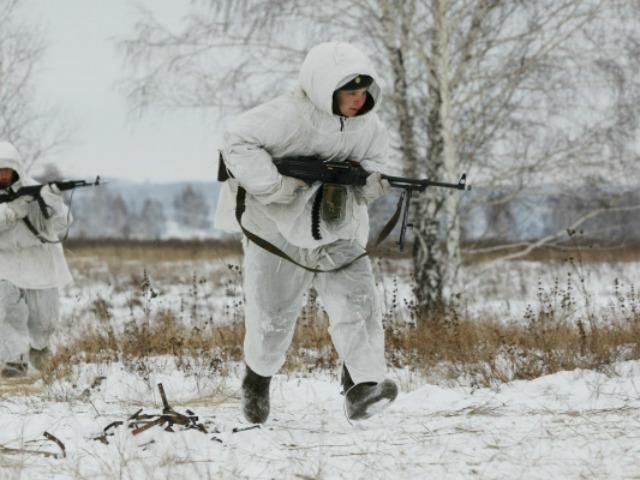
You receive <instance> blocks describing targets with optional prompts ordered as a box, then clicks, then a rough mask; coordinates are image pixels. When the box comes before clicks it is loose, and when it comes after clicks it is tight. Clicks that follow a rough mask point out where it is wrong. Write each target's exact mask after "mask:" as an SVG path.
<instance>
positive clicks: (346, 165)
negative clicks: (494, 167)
mask: <svg viewBox="0 0 640 480" xmlns="http://www.w3.org/2000/svg"><path fill="white" fill-rule="evenodd" d="M273 163H274V164H275V166H276V168H277V169H278V172H280V174H282V175H286V176H288V177H294V178H298V179H300V180H304V181H306V182H309V183H312V182H317V181H320V182H322V183H333V184H338V185H360V186H362V185H365V184H366V183H367V177H368V176H369V174H370V172H367V171H366V170H364V169H363V168H362V167H361V166H360V164H359V163H358V162H352V161H349V160H346V161H333V160H326V161H323V160H321V159H319V158H318V157H288V158H274V159H273ZM382 178H383V179H385V180H387V181H388V182H389V184H390V185H391V186H392V187H394V188H400V189H402V190H403V192H402V195H401V197H400V202H399V204H398V208H399V209H400V208H402V209H403V213H402V223H401V224H400V238H399V239H398V245H399V247H400V250H401V251H402V250H403V248H404V236H405V231H406V229H407V227H413V224H411V223H408V213H409V205H410V203H411V195H412V193H413V192H414V191H418V192H423V191H424V190H426V189H427V187H444V188H453V189H457V190H471V185H470V184H467V174H466V173H463V174H462V176H461V177H460V180H458V183H446V182H435V181H433V180H427V179H413V178H404V177H394V176H391V175H384V174H383V175H382ZM394 217H395V216H394ZM394 224H395V223H394ZM389 228H390V229H392V228H393V225H392V226H391V227H389ZM384 230H387V228H386V227H385V229H384Z"/></svg>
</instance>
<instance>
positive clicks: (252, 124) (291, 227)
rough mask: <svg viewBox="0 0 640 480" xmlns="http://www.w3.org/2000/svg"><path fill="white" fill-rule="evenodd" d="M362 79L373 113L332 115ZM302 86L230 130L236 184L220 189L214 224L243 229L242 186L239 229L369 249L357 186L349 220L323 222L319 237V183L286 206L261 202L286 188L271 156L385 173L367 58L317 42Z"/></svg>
mask: <svg viewBox="0 0 640 480" xmlns="http://www.w3.org/2000/svg"><path fill="white" fill-rule="evenodd" d="M357 74H364V75H369V76H371V77H372V78H373V79H374V82H373V84H372V85H371V86H370V87H369V93H370V95H371V96H372V97H373V100H374V102H375V104H374V106H373V108H372V109H371V110H369V111H368V112H367V113H365V114H363V115H360V116H356V117H349V118H347V117H342V116H339V115H335V114H334V113H333V110H332V98H333V92H334V91H335V90H336V89H337V88H339V86H340V85H343V84H344V83H345V82H346V81H348V80H350V79H351V78H353V77H354V76H355V75H357ZM299 82H300V88H299V89H296V90H295V91H293V92H291V93H289V94H285V95H282V96H280V97H277V98H275V99H274V100H272V101H270V102H267V103H265V104H263V105H260V106H258V107H256V108H253V109H252V110H249V111H248V112H245V113H244V114H242V115H240V116H238V117H237V118H235V119H234V120H233V121H232V122H231V123H230V125H229V126H228V128H227V130H226V132H225V142H224V148H223V151H222V154H223V156H224V160H225V164H226V165H227V168H228V169H229V170H230V171H231V172H232V174H233V176H234V177H235V179H231V180H229V181H227V182H225V184H224V186H223V188H222V191H221V193H220V197H219V199H218V204H217V209H216V219H215V225H216V227H217V228H220V229H222V230H226V231H239V226H238V223H237V221H236V219H235V213H234V211H235V195H236V190H237V185H238V183H239V184H240V185H242V186H243V187H244V188H245V190H246V191H247V198H246V211H245V213H244V215H243V217H242V224H243V226H244V227H245V228H246V229H248V230H250V231H251V232H253V233H255V234H256V235H258V236H261V237H265V238H266V239H268V236H269V234H270V233H279V234H281V235H282V236H283V237H284V238H285V239H286V240H287V241H288V242H289V243H291V244H292V245H296V246H298V247H302V248H317V247H320V246H322V245H326V244H329V243H332V242H334V241H336V240H339V239H350V240H355V241H357V242H358V243H360V244H361V245H362V246H365V245H366V242H367V238H368V234H369V218H368V212H367V205H366V202H365V201H364V200H363V199H362V197H361V196H359V195H358V189H359V188H360V187H349V188H348V196H347V201H346V215H345V220H344V221H342V222H340V223H339V224H331V225H327V224H325V223H321V224H320V232H321V238H320V239H319V240H318V239H315V238H314V237H313V235H312V228H311V221H312V220H311V217H312V215H311V211H312V207H313V200H314V196H315V194H316V192H317V190H318V188H320V186H321V185H320V183H319V182H316V183H315V184H313V185H311V186H310V187H309V188H302V189H300V190H298V191H296V192H295V193H294V194H293V196H292V201H290V202H288V203H266V202H265V200H264V199H265V198H269V196H270V195H272V194H274V193H277V192H278V190H279V189H283V188H285V185H284V183H285V182H284V181H283V176H282V175H280V173H279V172H278V171H277V169H276V167H275V166H274V164H273V163H272V158H283V157H288V156H319V157H321V158H323V159H330V160H346V159H349V160H352V161H358V162H360V163H361V165H362V167H363V168H364V169H365V170H367V171H370V172H374V171H384V170H385V164H386V162H387V150H388V136H387V132H386V129H385V127H384V126H383V124H382V123H381V121H380V120H379V118H378V116H377V114H376V113H375V109H376V107H377V105H378V103H379V101H380V93H381V92H380V86H379V83H378V77H377V75H376V73H375V72H374V70H373V67H372V66H371V64H370V63H369V61H368V60H367V58H366V57H365V56H364V55H363V54H362V53H361V52H360V51H359V50H358V49H356V48H354V47H353V46H351V45H350V44H347V43H339V42H329V43H323V44H320V45H318V46H316V47H314V48H313V49H312V50H311V51H310V52H309V54H308V55H307V58H306V59H305V61H304V63H303V65H302V67H301V70H300V75H299ZM265 203H266V204H265Z"/></svg>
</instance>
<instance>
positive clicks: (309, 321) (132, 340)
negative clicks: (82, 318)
mask: <svg viewBox="0 0 640 480" xmlns="http://www.w3.org/2000/svg"><path fill="white" fill-rule="evenodd" d="M418 324H419V325H421V327H417V326H416V324H408V323H406V322H389V323H387V325H386V326H385V330H386V351H387V358H388V362H389V363H390V364H391V365H392V366H395V367H408V368H410V369H411V370H414V371H417V372H421V373H424V374H427V375H428V374H430V373H432V372H433V371H438V372H439V373H440V374H441V375H442V374H443V375H444V376H445V378H448V379H450V380H451V379H460V380H464V379H466V380H471V381H472V382H473V383H475V384H477V385H483V386H486V385H491V384H494V383H496V382H498V383H500V382H507V381H511V380H514V379H532V378H536V377H539V376H541V375H546V374H551V373H554V372H558V371H562V370H573V369H576V368H584V369H600V368H602V367H604V366H606V365H608V364H611V363H613V362H615V361H618V360H623V359H638V358H640V313H637V314H635V315H634V316H633V317H631V318H629V319H627V320H625V321H622V322H611V323H609V324H606V325H601V326H596V325H585V324H584V323H578V324H569V323H565V322H563V321H561V320H558V319H554V318H552V316H550V315H549V314H548V312H545V313H544V314H542V313H535V314H534V313H533V312H532V313H530V316H529V318H528V322H527V323H521V324H507V325H505V324H501V323H499V322H496V321H494V320H492V319H486V320H484V321H471V320H466V319H459V318H457V317H456V316H455V315H451V314H443V313H441V314H439V315H435V316H432V317H430V318H423V319H420V322H419V323H418ZM328 327H329V323H328V319H327V318H326V315H325V314H324V312H322V311H321V310H318V309H314V308H313V307H309V306H307V307H306V310H305V311H303V314H302V315H301V317H300V319H299V321H298V324H297V327H296V331H295V335H294V338H293V342H292V345H291V348H290V350H289V354H288V358H287V362H286V364H285V366H284V369H283V370H284V371H289V372H294V371H303V372H312V371H314V370H317V369H335V368H337V366H338V365H339V359H338V356H337V354H336V352H335V350H334V348H333V345H332V343H331V338H330V336H329V333H328ZM103 328H104V327H103ZM243 336H244V327H243V325H242V323H241V322H238V323H231V324H223V325H216V326H214V325H211V324H208V325H206V326H205V327H204V328H186V327H184V326H181V325H180V324H179V323H178V322H177V320H176V315H175V314H174V313H172V312H161V313H160V314H159V315H158V316H157V317H156V318H154V319H153V321H152V322H150V325H143V326H141V327H132V328H129V329H127V330H126V331H124V332H123V333H121V334H116V333H114V332H113V331H112V330H110V329H108V328H104V329H103V330H94V331H90V332H87V333H86V334H85V335H83V336H82V337H81V338H79V339H78V340H77V341H76V342H74V343H73V344H71V345H69V346H67V347H65V348H63V349H61V350H60V351H59V352H58V353H57V354H56V355H55V357H54V361H53V363H52V368H51V369H50V371H49V372H47V375H48V377H49V378H52V377H56V378H59V377H61V376H65V375H67V374H68V373H69V372H70V368H71V366H73V365H76V364H78V363H84V362H91V363H93V362H95V363H110V362H115V361H122V362H123V363H124V365H125V366H127V367H128V368H129V369H131V370H132V371H136V372H138V373H140V374H142V375H144V374H146V373H147V369H148V366H147V363H146V360H148V359H151V358H153V357H156V356H159V355H170V356H172V357H173V358H174V359H175V361H176V365H177V367H178V368H179V369H182V370H183V371H185V373H189V372H192V371H195V370H198V371H201V372H207V373H213V372H218V373H220V374H225V373H228V370H227V366H228V365H229V362H240V361H241V360H242V339H243Z"/></svg>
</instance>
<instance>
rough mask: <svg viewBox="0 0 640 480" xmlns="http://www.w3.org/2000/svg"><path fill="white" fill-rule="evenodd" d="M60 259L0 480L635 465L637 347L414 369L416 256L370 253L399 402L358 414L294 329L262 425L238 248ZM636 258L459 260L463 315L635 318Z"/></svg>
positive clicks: (3, 451)
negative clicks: (363, 417)
mask: <svg viewBox="0 0 640 480" xmlns="http://www.w3.org/2000/svg"><path fill="white" fill-rule="evenodd" d="M67 258H68V260H69V262H70V265H71V267H72V270H73V273H74V277H75V283H74V284H73V285H71V286H69V287H68V288H66V289H65V291H64V293H63V299H62V301H63V322H62V325H61V326H60V328H59V329H58V331H57V333H56V335H55V339H54V349H55V350H56V352H57V353H56V358H55V362H56V364H55V367H54V369H53V370H52V371H51V372H46V373H45V375H44V377H43V378H41V377H40V376H35V375H34V376H32V377H30V378H29V380H28V381H23V382H14V383H6V382H5V383H3V384H2V385H1V386H0V395H1V397H0V479H2V480H4V479H23V478H24V479H54V478H55V479H72V478H73V479H84V478H87V479H88V478H91V479H96V480H97V479H156V478H158V479H164V478H174V479H175V478H207V479H208V478H211V479H220V478H224V479H227V478H228V479H236V478H260V479H271V478H278V479H280V478H287V479H288V478H291V479H340V478H350V479H351V478H367V479H390V478H394V479H395V478H411V479H415V478H478V479H493V478H496V479H502V478H523V479H537V478H540V479H548V478H590V479H591V478H602V479H612V478H628V479H633V478H636V479H638V478H640V467H639V466H638V465H640V442H639V440H640V360H639V359H640V355H638V345H637V342H636V343H635V344H633V343H629V344H625V343H624V342H623V343H622V344H620V345H619V346H618V348H619V353H617V354H616V356H615V358H617V360H616V361H602V362H600V363H598V361H597V359H596V360H595V361H594V360H591V361H590V363H589V365H590V366H592V368H588V369H585V368H576V369H574V368H569V369H567V370H563V369H562V368H554V369H553V371H551V370H548V371H547V370H545V368H544V367H545V366H544V365H540V364H541V363H544V362H545V359H546V358H547V357H546V356H545V355H546V354H545V352H544V351H542V352H541V353H540V355H539V358H533V360H532V359H531V358H529V357H527V358H526V359H524V360H523V363H525V362H529V363H526V364H525V366H526V367H527V370H523V368H522V366H520V367H518V365H516V363H517V362H514V358H520V357H518V353H517V352H516V354H515V356H514V355H507V354H505V355H503V356H501V355H494V356H493V357H492V362H493V363H492V365H491V368H490V369H487V368H483V366H482V365H477V363H482V362H478V361H477V358H475V357H474V358H473V359H472V360H473V361H472V362H469V363H475V365H474V366H473V368H471V367H469V366H458V365H456V364H451V363H452V362H448V361H447V360H446V358H445V360H444V361H443V360H439V359H438V358H435V359H434V358H429V363H428V365H427V364H424V365H422V366H421V365H420V364H418V363H416V360H415V358H414V357H411V356H409V355H407V356H403V355H401V354H399V353H398V352H394V351H393V350H394V348H395V347H394V345H404V344H401V343H399V342H400V340H399V338H400V336H401V334H402V332H403V331H404V330H402V329H403V328H405V327H402V325H403V324H404V325H405V326H406V325H412V324H414V323H415V321H416V320H415V318H414V313H413V310H412V308H411V306H412V304H413V298H412V280H411V277H410V274H409V272H410V268H409V267H410V265H409V262H408V260H406V259H391V258H383V259H375V260H374V268H375V272H376V278H377V280H378V285H379V288H380V292H381V294H382V296H383V298H384V308H385V323H386V325H387V326H388V328H387V340H388V344H389V348H388V353H389V357H390V361H389V363H390V365H391V368H390V372H389V375H390V377H391V378H393V379H394V380H395V381H397V382H398V384H399V386H400V390H401V393H400V395H399V397H398V399H397V400H396V402H395V403H394V404H392V406H390V407H389V409H388V410H387V411H386V412H385V413H384V414H383V415H381V416H379V417H374V418H372V419H370V420H367V421H363V422H359V423H353V424H350V423H349V422H348V421H347V420H346V417H345V416H344V414H343V405H342V397H341V395H340V394H339V386H338V368H337V364H336V363H335V354H334V353H333V352H332V351H330V348H329V349H327V350H326V351H322V350H314V351H311V350H312V349H310V348H309V346H308V345H307V346H305V344H304V343H300V345H298V344H296V346H295V347H294V348H292V355H291V356H292V357H295V359H291V361H290V362H288V364H287V365H286V367H285V368H284V369H283V371H282V373H281V374H279V375H277V376H276V377H275V378H274V382H273V383H272V389H271V394H272V413H271V416H270V418H269V420H268V421H267V423H266V424H265V425H263V426H261V427H254V426H253V425H250V424H247V423H246V421H245V420H244V419H243V418H242V415H241V413H240V408H239V407H240V402H239V394H238V392H239V385H240V378H241V373H242V363H241V351H240V347H241V345H240V341H241V338H242V329H241V327H240V326H239V325H240V324H241V321H242V315H243V314H242V309H243V301H242V290H241V287H240V285H241V275H242V272H241V267H240V265H241V263H240V262H241V260H240V255H239V252H238V250H237V248H234V247H233V246H229V245H221V246H213V247H212V246H211V245H209V246H207V247H206V248H202V247H201V246H199V245H198V244H197V243H194V244H186V245H185V244H181V245H177V246H176V245H173V246H149V245H145V244H140V245H138V246H136V244H133V245H128V246H126V247H116V246H113V245H109V244H108V243H105V244H100V245H95V246H89V247H88V246H82V245H80V246H76V247H74V246H68V248H67ZM639 261H640V256H639V255H637V253H634V252H628V251H625V252H624V254H623V253H622V252H614V253H607V255H606V256H602V255H600V256H599V255H595V256H593V255H591V256H586V255H585V256H583V255H581V254H580V252H577V254H576V252H573V253H572V254H566V255H565V254H561V255H558V256H557V258H556V259H555V260H549V259H544V260H542V259H537V260H536V259H535V258H530V259H529V260H527V261H517V262H510V263H506V264H495V263H490V264H489V263H481V262H474V263H470V264H469V265H468V266H466V267H465V270H464V282H465V288H464V296H463V308H462V310H463V311H462V312H460V315H461V317H462V318H464V319H469V320H472V321H474V322H483V321H486V320H487V319H491V320H492V322H494V323H493V324H492V325H493V326H492V327H491V328H492V329H493V330H498V329H499V327H498V326H496V325H505V326H509V325H512V326H513V327H511V328H517V327H516V326H517V325H519V326H520V327H522V328H523V331H525V332H526V331H528V330H527V329H529V330H530V331H531V335H532V336H536V335H539V334H540V333H539V332H540V331H541V330H538V328H541V327H540V326H539V325H538V324H539V323H540V322H543V321H546V322H548V324H545V325H543V326H542V328H543V330H544V331H550V330H553V331H554V332H556V333H557V332H560V331H561V328H560V327H558V326H557V325H577V324H583V325H586V327H585V328H587V330H589V332H590V331H591V330H590V329H592V328H595V325H596V324H598V323H599V322H600V323H602V324H607V323H609V324H617V323H625V324H627V323H633V324H634V325H636V327H635V328H636V330H637V324H638V323H639V322H640V320H639V318H638V315H639V313H638V312H640V302H639V299H638V293H637V286H638V285H639V284H640V268H638V262H639ZM321 317H322V311H321V299H320V300H319V301H318V300H316V299H314V298H313V296H311V298H310V299H309V302H308V305H307V307H306V308H305V312H304V313H303V318H301V321H300V323H301V324H304V325H305V328H307V330H305V331H304V332H310V334H309V335H311V334H312V335H316V336H317V337H318V338H317V342H318V344H323V345H324V344H326V339H325V338H324V337H322V335H325V336H326V334H324V333H322V332H319V331H318V330H320V329H324V326H323V324H322V322H321V321H320V318H321ZM314 322H317V323H320V324H321V325H320V326H321V328H318V327H317V326H316V327H314V326H313V323H314ZM536 322H537V323H536ZM450 328H454V329H456V328H459V330H456V331H457V332H462V334H464V333H465V332H466V331H467V330H464V329H463V328H464V326H462V327H460V326H458V327H456V326H455V325H454V326H453V327H452V326H450V325H449V326H445V330H442V332H445V331H448V330H446V329H450ZM596 331H600V332H601V335H603V336H604V333H602V332H605V329H600V330H598V329H597V328H596ZM304 332H303V333H304ZM396 333H397V337H396V338H394V335H395V334H396ZM586 337H587V340H585V342H587V341H588V342H591V344H592V343H594V335H593V332H591V333H588V334H586ZM403 338H404V337H403ZM548 338H549V339H551V337H548ZM210 339H216V342H219V343H207V342H209V341H210ZM295 341H297V340H295ZM314 341H316V339H315V338H314ZM436 341H437V339H436ZM447 341H449V340H447ZM322 342H324V343H322ZM591 344H590V345H591ZM211 345H216V346H215V348H212V347H211ZM456 345H462V346H464V345H465V344H464V343H463V342H462V343H459V344H456ZM523 345H524V344H523ZM223 346H225V347H223ZM591 347H593V345H591ZM523 348H524V347H523ZM576 349H577V348H576ZM592 350H593V349H592ZM434 356H437V355H434ZM521 356H522V357H523V358H524V354H521ZM585 356H588V355H585ZM534 357H535V355H534ZM425 358H427V357H425ZM563 361H564V360H563ZM501 362H502V363H501ZM559 364H560V366H561V364H562V362H559ZM532 365H538V370H535V369H533V370H535V371H532V372H531V373H530V374H527V372H529V371H530V370H532ZM539 372H540V374H539ZM549 372H552V373H549ZM159 384H160V385H162V389H163V391H164V394H165V398H163V397H162V394H161V390H160V387H159ZM164 407H168V408H167V409H166V411H165V417H164V419H168V420H172V421H173V422H174V425H173V427H172V428H169V429H165V427H166V426H167V422H162V420H163V417H161V416H160V414H161V413H162V412H163V408H164ZM196 416H197V419H196V418H195V417H196ZM114 422H115V423H114ZM120 422H121V423H120ZM154 422H155V424H154ZM181 423H182V424H184V425H181ZM146 427H148V428H146ZM167 430H170V431H167ZM171 430H172V431H171ZM44 432H47V435H46V436H45V435H44Z"/></svg>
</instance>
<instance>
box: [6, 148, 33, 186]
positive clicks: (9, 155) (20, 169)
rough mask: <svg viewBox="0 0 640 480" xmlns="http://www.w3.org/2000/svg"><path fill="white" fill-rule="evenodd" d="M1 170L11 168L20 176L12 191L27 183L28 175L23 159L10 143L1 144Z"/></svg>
mask: <svg viewBox="0 0 640 480" xmlns="http://www.w3.org/2000/svg"><path fill="white" fill-rule="evenodd" d="M0 168H10V169H12V170H13V171H15V172H16V173H17V174H18V176H19V179H18V181H17V182H16V183H14V184H13V185H12V190H15V189H17V188H18V187H20V185H23V184H24V183H25V182H24V180H25V179H26V178H27V175H26V172H25V170H24V165H23V163H22V157H21V156H20V153H18V150H17V149H16V147H14V146H13V145H12V144H11V143H9V142H0Z"/></svg>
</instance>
